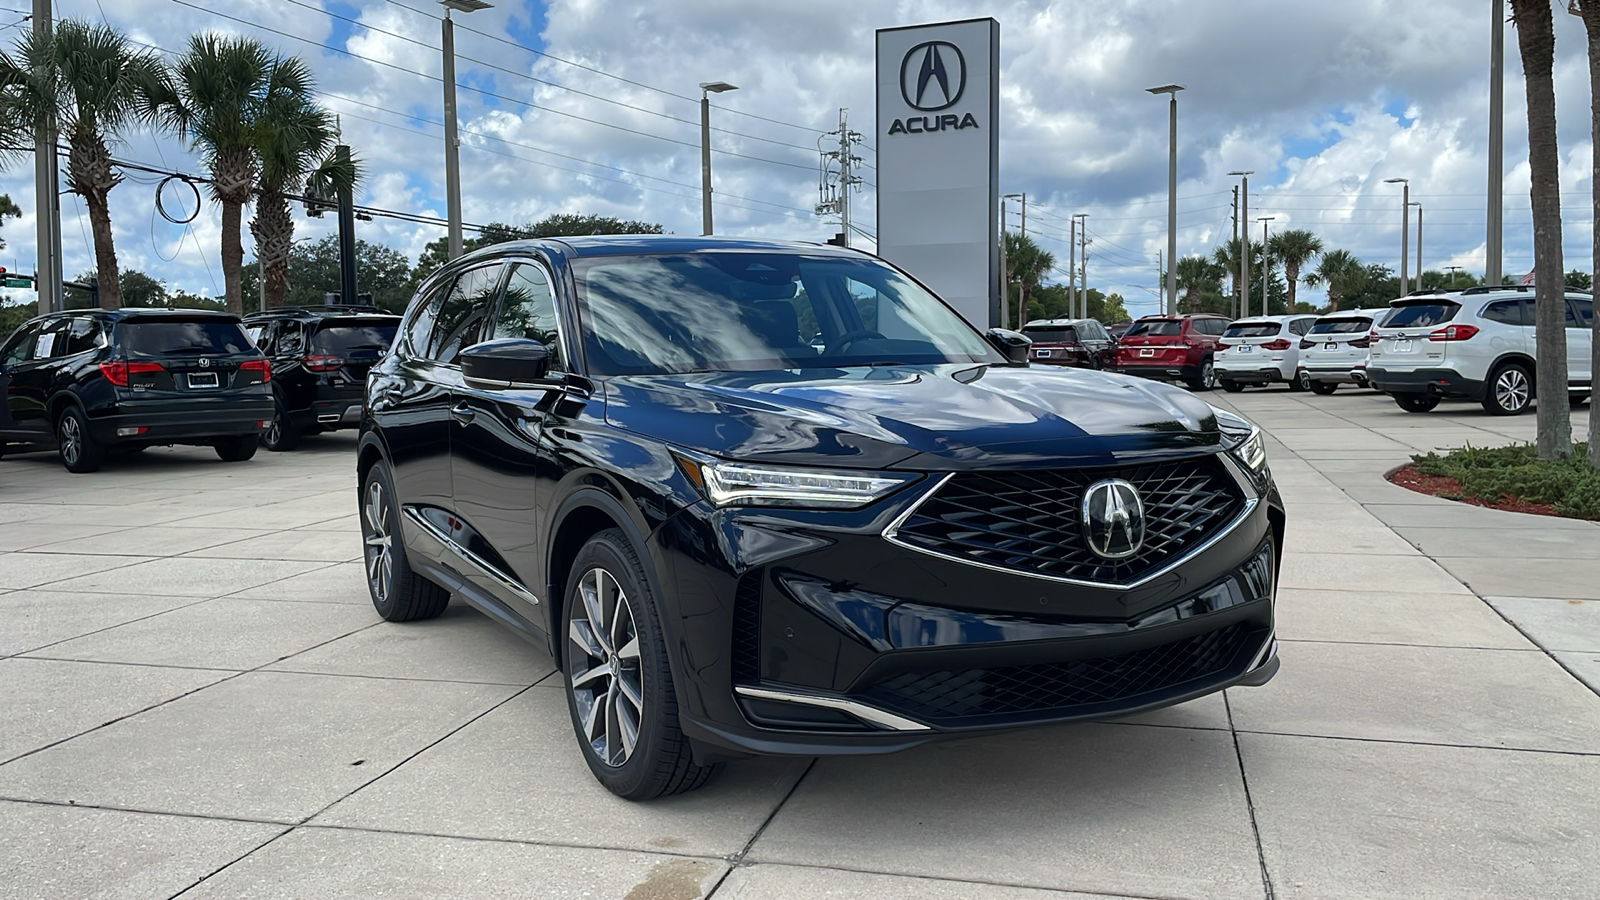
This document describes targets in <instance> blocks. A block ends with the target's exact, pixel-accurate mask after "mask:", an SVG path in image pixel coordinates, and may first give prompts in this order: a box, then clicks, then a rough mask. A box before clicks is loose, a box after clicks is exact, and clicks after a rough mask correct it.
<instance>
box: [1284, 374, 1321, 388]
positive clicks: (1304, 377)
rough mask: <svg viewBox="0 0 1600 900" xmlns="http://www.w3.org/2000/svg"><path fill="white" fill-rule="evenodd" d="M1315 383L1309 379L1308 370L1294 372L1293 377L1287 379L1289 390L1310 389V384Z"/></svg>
mask: <svg viewBox="0 0 1600 900" xmlns="http://www.w3.org/2000/svg"><path fill="white" fill-rule="evenodd" d="M1315 383H1316V382H1314V381H1312V380H1311V373H1310V372H1306V371H1297V372H1295V373H1294V377H1293V378H1290V379H1289V390H1291V391H1309V390H1311V385H1313V384H1315Z"/></svg>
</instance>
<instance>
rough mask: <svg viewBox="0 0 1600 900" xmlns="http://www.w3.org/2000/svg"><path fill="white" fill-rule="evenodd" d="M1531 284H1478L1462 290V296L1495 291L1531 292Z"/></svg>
mask: <svg viewBox="0 0 1600 900" xmlns="http://www.w3.org/2000/svg"><path fill="white" fill-rule="evenodd" d="M1531 290H1533V285H1531V284H1479V285H1474V286H1473V287H1469V288H1462V289H1461V293H1462V294H1492V293H1494V292H1496V291H1531Z"/></svg>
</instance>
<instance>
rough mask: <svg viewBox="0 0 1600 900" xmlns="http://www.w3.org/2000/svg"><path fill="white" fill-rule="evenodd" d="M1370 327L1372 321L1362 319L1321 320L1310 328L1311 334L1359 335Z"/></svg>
mask: <svg viewBox="0 0 1600 900" xmlns="http://www.w3.org/2000/svg"><path fill="white" fill-rule="evenodd" d="M1371 327H1372V320H1371V319H1368V318H1365V317H1362V318H1359V319H1323V320H1322V321H1320V322H1317V323H1316V324H1314V325H1312V326H1311V333H1312V334H1360V333H1362V332H1363V331H1366V330H1368V329H1370V328H1371Z"/></svg>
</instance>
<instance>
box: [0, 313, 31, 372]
mask: <svg viewBox="0 0 1600 900" xmlns="http://www.w3.org/2000/svg"><path fill="white" fill-rule="evenodd" d="M40 327H41V324H40V323H38V322H35V323H34V324H32V325H24V326H23V327H22V328H21V329H20V330H18V331H17V333H16V334H14V335H12V337H11V340H10V341H7V342H6V347H5V350H3V351H0V365H3V366H14V365H16V364H17V363H20V362H27V361H28V360H30V359H32V358H33V348H34V344H35V343H36V342H37V340H38V337H39V329H40Z"/></svg>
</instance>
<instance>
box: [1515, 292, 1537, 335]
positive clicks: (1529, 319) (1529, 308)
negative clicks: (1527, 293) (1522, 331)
mask: <svg viewBox="0 0 1600 900" xmlns="http://www.w3.org/2000/svg"><path fill="white" fill-rule="evenodd" d="M1517 302H1518V303H1519V304H1520V305H1521V306H1522V327H1524V328H1532V327H1533V324H1534V307H1535V305H1536V303H1535V300H1534V298H1532V297H1523V298H1522V299H1521V300H1519V301H1517Z"/></svg>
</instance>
